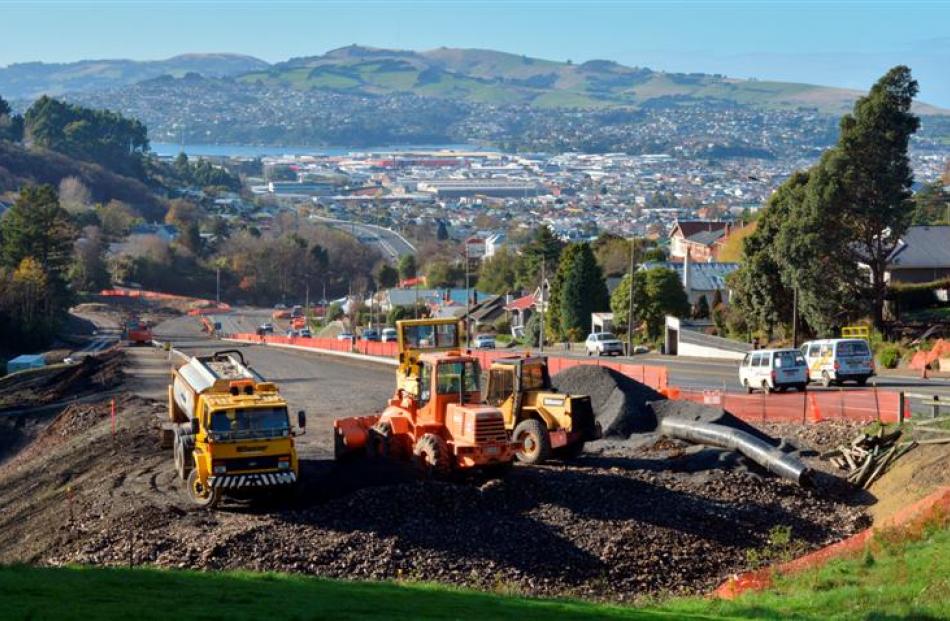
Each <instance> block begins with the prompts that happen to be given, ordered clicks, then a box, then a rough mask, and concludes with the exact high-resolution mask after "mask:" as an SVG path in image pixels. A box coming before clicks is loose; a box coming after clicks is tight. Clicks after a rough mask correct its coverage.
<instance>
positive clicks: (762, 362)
mask: <svg viewBox="0 0 950 621" xmlns="http://www.w3.org/2000/svg"><path fill="white" fill-rule="evenodd" d="M739 383H740V384H742V386H743V387H744V388H745V389H746V392H752V391H753V390H755V389H761V390H762V391H763V392H765V393H770V392H772V391H774V390H778V391H780V392H785V390H787V389H789V388H797V389H798V390H799V391H802V390H805V387H806V386H807V385H808V366H807V365H806V364H805V357H804V356H802V353H801V352H800V351H798V350H797V349H758V350H756V351H750V352H749V353H747V354H746V355H745V358H743V359H742V364H741V365H739Z"/></svg>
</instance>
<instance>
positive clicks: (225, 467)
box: [168, 350, 306, 507]
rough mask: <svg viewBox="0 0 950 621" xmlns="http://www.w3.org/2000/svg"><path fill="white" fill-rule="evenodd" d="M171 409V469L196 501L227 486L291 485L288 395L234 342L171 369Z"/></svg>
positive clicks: (209, 502)
mask: <svg viewBox="0 0 950 621" xmlns="http://www.w3.org/2000/svg"><path fill="white" fill-rule="evenodd" d="M168 414H169V418H170V419H171V422H172V429H173V434H174V441H173V449H172V450H173V452H174V457H175V469H176V470H177V472H178V475H179V477H181V479H182V480H184V481H187V486H188V493H189V496H190V497H191V499H192V500H193V501H194V502H195V503H196V504H198V505H201V506H207V507H214V506H216V505H217V504H218V502H219V501H220V500H221V497H222V496H223V495H224V494H225V493H244V492H249V491H255V490H262V489H263V490H267V489H272V490H278V491H289V490H292V489H293V487H294V486H295V485H296V483H297V481H298V478H299V475H300V468H299V464H298V462H297V451H296V447H295V445H294V438H295V436H297V435H300V434H301V433H303V428H304V427H305V426H306V415H305V414H304V412H303V411H300V412H298V413H297V427H298V428H297V429H296V430H295V429H292V428H291V424H290V417H289V415H288V407H287V402H286V401H285V400H284V398H283V397H281V395H280V392H279V391H278V389H277V386H276V384H274V383H273V382H268V381H266V380H265V379H264V378H262V377H261V376H260V375H259V374H257V373H256V372H255V371H254V370H252V369H251V368H250V367H249V366H248V365H247V363H246V361H245V360H244V355H243V354H242V353H241V352H240V351H239V350H228V351H220V352H216V353H214V354H212V355H210V356H194V357H192V358H191V359H190V360H189V361H188V362H187V363H185V364H184V365H182V366H181V367H179V368H178V369H176V370H175V371H173V372H172V382H171V384H170V385H169V386H168Z"/></svg>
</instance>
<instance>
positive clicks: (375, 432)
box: [366, 423, 393, 459]
mask: <svg viewBox="0 0 950 621" xmlns="http://www.w3.org/2000/svg"><path fill="white" fill-rule="evenodd" d="M392 450H393V426H392V425H390V424H389V423H377V424H375V425H373V426H372V427H371V428H370V430H369V433H367V435H366V456H367V457H368V458H369V459H391V458H392V456H393V455H392Z"/></svg>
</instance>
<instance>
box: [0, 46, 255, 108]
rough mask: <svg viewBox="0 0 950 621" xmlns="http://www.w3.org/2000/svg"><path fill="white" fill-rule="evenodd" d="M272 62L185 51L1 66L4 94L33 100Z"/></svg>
mask: <svg viewBox="0 0 950 621" xmlns="http://www.w3.org/2000/svg"><path fill="white" fill-rule="evenodd" d="M268 66H269V65H268V64H267V63H266V62H264V61H263V60H259V59H257V58H254V57H252V56H243V55H240V54H182V55H180V56H175V57H173V58H169V59H167V60H152V61H136V60H80V61H77V62H72V63H41V62H30V63H16V64H12V65H9V66H7V67H0V95H2V96H3V97H4V98H5V99H7V100H10V99H26V100H32V99H35V98H37V97H39V96H40V95H44V94H45V95H59V94H62V93H70V92H83V91H92V90H102V89H108V88H115V87H120V86H127V85H129V84H134V83H136V82H140V81H142V80H148V79H150V78H155V77H158V76H161V75H171V76H175V77H180V76H183V75H185V74H187V73H199V74H201V75H204V76H207V77H224V76H232V75H239V74H242V73H247V72H249V71H260V70H263V69H266V68H267V67H268Z"/></svg>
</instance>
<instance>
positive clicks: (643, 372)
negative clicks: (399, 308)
mask: <svg viewBox="0 0 950 621" xmlns="http://www.w3.org/2000/svg"><path fill="white" fill-rule="evenodd" d="M227 338H232V339H236V340H239V341H249V342H252V343H275V344H279V345H297V346H300V347H310V348H313V349H322V350H324V351H339V352H352V353H359V354H363V355H366V356H376V357H380V358H395V357H396V355H397V354H398V353H399V345H398V344H397V343H393V342H390V343H380V342H376V341H361V340H357V341H356V342H355V343H352V344H351V343H350V342H349V341H338V340H336V339H329V338H307V337H299V336H297V337H294V336H290V337H288V336H263V337H261V336H258V335H256V334H253V333H248V332H239V333H235V334H230V335H228V337H227ZM471 354H472V356H474V357H475V358H476V359H478V362H479V364H480V365H481V366H482V368H487V367H488V366H489V365H491V363H492V361H494V360H497V359H498V358H503V357H506V356H512V355H515V354H516V352H510V351H505V350H494V351H492V350H473V351H472V352H471ZM580 364H587V365H598V366H604V367H608V368H611V369H613V370H615V371H617V372H618V373H622V374H623V375H626V376H628V377H630V378H632V379H635V380H637V381H638V382H641V383H643V384H646V385H647V386H650V387H651V388H653V389H655V390H658V391H663V390H666V389H667V387H668V385H669V383H668V377H669V376H668V374H667V369H666V367H660V366H650V365H643V364H626V363H620V362H608V361H601V360H597V359H592V360H585V359H583V358H564V357H561V356H551V355H549V356H548V370H549V372H550V373H551V375H557V374H558V373H560V372H561V371H563V370H565V369H569V368H571V367H574V366H577V365H580Z"/></svg>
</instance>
